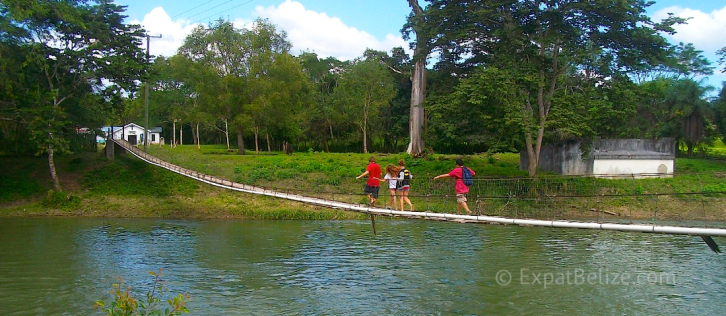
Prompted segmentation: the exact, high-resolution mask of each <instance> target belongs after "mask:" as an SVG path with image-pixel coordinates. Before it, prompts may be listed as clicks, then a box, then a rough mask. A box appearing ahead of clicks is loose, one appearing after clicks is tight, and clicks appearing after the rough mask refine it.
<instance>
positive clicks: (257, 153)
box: [254, 126, 260, 155]
mask: <svg viewBox="0 0 726 316" xmlns="http://www.w3.org/2000/svg"><path fill="white" fill-rule="evenodd" d="M254 130H255V155H259V154H260V143H259V141H258V138H259V137H258V136H259V135H260V130H259V129H258V128H257V126H255V128H254Z"/></svg>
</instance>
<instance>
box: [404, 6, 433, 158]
mask: <svg viewBox="0 0 726 316" xmlns="http://www.w3.org/2000/svg"><path fill="white" fill-rule="evenodd" d="M408 4H409V6H411V9H412V10H413V13H414V16H415V19H416V22H415V23H414V26H413V29H414V31H415V32H416V49H415V51H414V60H415V61H416V63H415V64H414V70H413V77H412V78H411V81H412V86H411V111H410V112H411V113H410V114H409V135H410V137H411V142H410V143H409V144H408V149H407V150H406V152H408V153H409V154H411V155H412V156H421V155H423V154H424V152H425V144H424V141H423V128H424V119H425V118H424V109H423V103H424V98H425V93H426V56H427V55H428V52H427V51H426V48H425V45H426V39H425V38H424V32H422V30H421V27H422V25H423V22H424V16H423V15H424V13H423V9H421V6H419V5H418V0H408Z"/></svg>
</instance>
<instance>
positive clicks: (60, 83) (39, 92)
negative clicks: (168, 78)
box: [0, 0, 145, 190]
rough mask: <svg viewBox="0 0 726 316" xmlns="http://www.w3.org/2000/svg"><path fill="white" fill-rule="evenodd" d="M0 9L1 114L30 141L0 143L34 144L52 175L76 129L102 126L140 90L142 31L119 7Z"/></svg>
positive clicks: (11, 4)
mask: <svg viewBox="0 0 726 316" xmlns="http://www.w3.org/2000/svg"><path fill="white" fill-rule="evenodd" d="M0 11H2V12H1V13H2V17H1V18H0V19H1V20H2V21H3V22H2V23H0V34H3V35H2V36H0V52H1V53H2V56H3V57H2V61H1V62H0V80H2V82H0V86H2V87H3V89H2V92H0V111H2V112H3V113H12V115H9V116H6V118H7V119H8V120H9V121H10V123H9V124H10V125H9V126H11V127H13V130H15V131H19V132H20V133H19V134H21V135H23V136H26V137H8V138H5V137H0V142H8V141H10V142H13V141H23V142H28V141H29V140H30V143H32V144H33V146H34V147H35V149H36V151H35V152H36V153H37V154H42V153H48V155H49V157H50V159H49V160H50V161H49V167H50V168H51V169H52V168H54V164H53V163H52V161H53V160H54V159H55V155H59V154H64V153H69V152H70V151H71V145H72V141H71V140H72V139H73V138H75V137H74V136H72V135H73V134H75V133H76V131H75V127H99V126H101V125H102V124H104V122H105V121H106V120H107V119H108V118H109V117H110V116H111V114H112V109H113V104H112V103H113V102H112V101H111V100H112V99H117V98H119V96H120V95H122V94H132V93H133V92H134V91H135V90H136V84H137V82H138V81H139V80H140V79H141V77H142V75H143V74H144V72H145V61H144V54H143V52H142V48H141V45H140V44H141V41H140V38H141V37H142V36H143V30H142V29H141V27H140V26H138V25H133V24H128V25H127V24H124V23H123V19H124V16H123V12H124V7H122V6H119V5H116V4H114V3H113V2H112V1H96V2H86V1H49V0H42V1H33V2H32V3H28V2H27V1H22V0H7V1H3V3H2V8H1V9H0ZM6 52H12V53H10V54H6ZM6 56H8V57H7V58H8V59H6ZM4 116H5V115H4ZM6 130H7V129H6ZM3 147H5V146H3ZM16 147H20V146H16ZM51 175H52V177H53V181H54V186H55V189H56V190H60V184H59V180H58V178H57V176H56V172H55V170H52V171H51Z"/></svg>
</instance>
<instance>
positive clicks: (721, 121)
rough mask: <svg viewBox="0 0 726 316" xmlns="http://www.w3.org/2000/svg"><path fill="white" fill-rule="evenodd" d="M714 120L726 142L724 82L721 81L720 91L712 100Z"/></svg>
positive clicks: (725, 86)
mask: <svg viewBox="0 0 726 316" xmlns="http://www.w3.org/2000/svg"><path fill="white" fill-rule="evenodd" d="M713 102H714V114H715V118H714V121H715V123H716V127H717V128H718V132H719V134H721V140H722V141H723V142H724V143H726V82H722V83H721V91H720V92H719V94H718V98H716V99H715V100H714V101H713Z"/></svg>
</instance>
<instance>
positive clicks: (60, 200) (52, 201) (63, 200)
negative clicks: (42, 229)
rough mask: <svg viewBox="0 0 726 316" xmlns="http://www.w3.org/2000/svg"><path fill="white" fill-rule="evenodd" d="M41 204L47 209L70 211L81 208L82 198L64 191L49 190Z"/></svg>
mask: <svg viewBox="0 0 726 316" xmlns="http://www.w3.org/2000/svg"><path fill="white" fill-rule="evenodd" d="M41 203H42V204H43V206H45V207H50V208H57V209H61V210H68V211H70V210H73V209H76V208H78V207H80V206H81V198H80V197H77V196H75V195H73V194H67V193H65V192H63V191H55V190H49V191H48V194H46V195H45V197H43V200H42V201H41Z"/></svg>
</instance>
